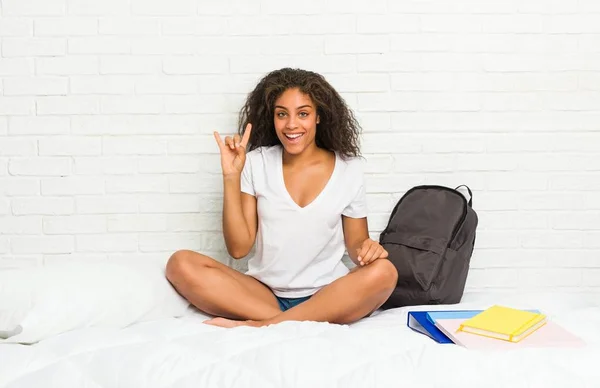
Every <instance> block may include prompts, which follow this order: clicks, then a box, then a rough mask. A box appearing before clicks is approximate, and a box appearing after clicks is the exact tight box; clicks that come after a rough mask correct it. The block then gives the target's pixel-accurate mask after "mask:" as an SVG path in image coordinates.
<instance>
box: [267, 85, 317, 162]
mask: <svg viewBox="0 0 600 388" xmlns="http://www.w3.org/2000/svg"><path fill="white" fill-rule="evenodd" d="M274 114H275V117H274V123H275V132H276V133H277V137H278V138H279V141H280V142H281V144H282V145H283V147H284V149H285V151H287V152H288V153H289V154H292V155H298V154H300V153H302V152H303V151H304V150H306V149H310V148H312V147H316V143H315V136H316V134H317V124H318V123H319V117H318V115H317V108H316V106H315V104H314V103H313V101H312V99H311V98H310V96H308V95H306V94H304V93H302V92H301V91H300V90H299V89H297V88H293V89H287V90H286V91H285V92H283V93H282V94H281V96H279V98H278V99H277V100H276V101H275V113H274Z"/></svg>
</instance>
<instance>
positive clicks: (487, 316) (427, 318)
mask: <svg viewBox="0 0 600 388" xmlns="http://www.w3.org/2000/svg"><path fill="white" fill-rule="evenodd" d="M407 324H408V327H410V328H411V329H413V330H415V331H417V332H419V333H422V334H425V335H427V336H429V337H431V338H432V339H433V340H435V341H437V342H438V343H443V344H452V343H453V344H457V345H461V346H464V347H466V348H480V349H481V348H508V349H512V348H517V347H556V346H560V347H570V346H581V345H583V341H581V339H580V338H578V337H577V336H575V335H573V334H571V333H570V332H568V331H567V330H565V329H564V328H562V327H560V326H559V325H557V324H556V323H555V322H552V321H550V320H548V317H547V316H546V315H544V314H542V313H540V312H539V311H537V310H518V309H514V308H510V307H505V306H499V305H494V306H491V307H490V308H488V309H486V310H450V311H411V312H409V314H408V322H407Z"/></svg>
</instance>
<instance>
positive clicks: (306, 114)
mask: <svg viewBox="0 0 600 388" xmlns="http://www.w3.org/2000/svg"><path fill="white" fill-rule="evenodd" d="M306 116H308V113H306V112H300V117H306Z"/></svg>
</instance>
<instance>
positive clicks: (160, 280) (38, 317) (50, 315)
mask: <svg viewBox="0 0 600 388" xmlns="http://www.w3.org/2000/svg"><path fill="white" fill-rule="evenodd" d="M188 305H189V303H188V302H187V301H186V300H185V299H183V298H182V297H181V296H180V295H179V294H178V293H177V292H176V291H175V290H174V289H173V287H172V286H171V284H170V283H169V282H168V281H167V280H166V278H165V276H164V265H163V266H161V265H159V264H158V263H156V262H149V263H148V264H147V265H131V264H124V263H122V264H117V263H112V262H69V263H61V264H53V265H48V266H44V267H38V268H21V269H11V270H4V271H0V338H4V340H1V339H0V342H11V343H22V344H32V343H35V342H38V341H41V340H43V339H45V338H48V337H51V336H53V335H57V334H60V333H64V332H66V331H69V330H75V329H80V328H86V327H117V328H122V327H126V326H128V325H131V324H133V323H136V322H141V321H144V320H151V319H159V318H165V317H177V316H181V315H183V314H184V313H185V310H186V309H187V307H188Z"/></svg>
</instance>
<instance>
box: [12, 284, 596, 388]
mask: <svg viewBox="0 0 600 388" xmlns="http://www.w3.org/2000/svg"><path fill="white" fill-rule="evenodd" d="M494 303H504V304H509V305H511V306H515V307H520V308H539V309H542V310H543V311H544V312H545V313H547V314H549V315H550V317H551V319H553V320H555V321H556V322H558V323H559V324H561V325H562V326H563V327H565V328H567V329H568V330H570V331H572V332H573V333H575V334H577V335H578V336H580V337H581V338H582V339H584V340H585V341H586V343H587V345H586V346H585V347H584V348H578V349H563V348H547V349H521V350H518V351H510V352H506V351H494V352H490V351H474V350H468V349H465V348H461V347H459V346H456V345H439V344H437V343H435V342H434V341H432V340H431V339H429V338H428V337H426V336H424V335H421V334H418V333H415V332H413V331H412V330H410V329H408V328H407V327H406V317H407V311H408V310H410V309H421V308H425V309H429V308H432V307H433V306H424V307H411V308H398V309H393V310H387V311H383V312H378V313H377V314H375V315H374V316H372V317H369V318H366V319H363V320H362V321H360V322H358V323H355V324H353V325H332V324H327V323H316V322H284V323H281V324H279V325H274V326H271V327H265V328H260V329H256V328H248V327H240V328H235V329H221V328H217V327H213V326H209V325H205V324H202V320H204V319H206V318H207V316H205V315H204V314H201V313H199V312H197V311H193V310H190V313H189V314H187V315H186V316H185V317H183V318H178V319H165V320H159V321H152V322H145V323H138V324H135V325H132V326H130V327H128V328H125V329H120V330H117V329H107V328H103V329H99V328H94V329H84V330H77V331H73V332H68V333H64V334H61V335H59V336H55V337H53V338H50V339H47V340H45V341H42V342H40V343H37V344H35V345H30V346H27V345H14V344H0V387H3V388H4V387H6V388H24V387H27V388H41V387H44V388H55V387H56V388H68V387H78V388H84V387H85V388H116V387H124V388H125V387H126V388H133V387H144V388H152V387H161V388H165V387H177V388H183V387H193V388H200V387H202V388H204V387H253V388H254V387H262V388H270V387H273V388H275V387H277V388H279V387H311V388H313V387H344V388H353V387H360V388H365V387H445V388H446V387H448V388H450V387H457V388H458V387H460V388H467V387H511V388H514V387H595V388H598V387H600V367H599V366H598V365H600V363H599V362H600V301H599V300H598V299H597V295H585V294H569V295H564V296H560V295H554V294H548V295H535V296H534V295H529V296H527V297H524V296H517V295H506V296H502V295H484V294H481V295H480V294H474V295H465V297H464V299H463V302H461V303H460V304H458V305H453V306H450V307H452V308H484V307H487V306H489V305H491V304H494ZM447 307H449V306H435V307H434V308H437V309H443V308H447Z"/></svg>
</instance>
